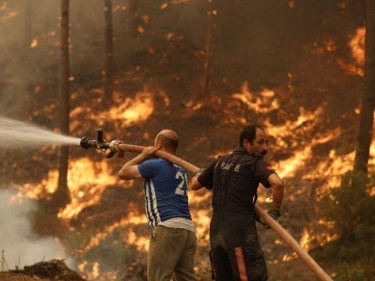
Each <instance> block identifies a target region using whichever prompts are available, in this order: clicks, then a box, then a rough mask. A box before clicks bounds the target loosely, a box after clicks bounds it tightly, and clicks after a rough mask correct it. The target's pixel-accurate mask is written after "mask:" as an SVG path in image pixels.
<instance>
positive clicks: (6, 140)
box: [0, 117, 80, 149]
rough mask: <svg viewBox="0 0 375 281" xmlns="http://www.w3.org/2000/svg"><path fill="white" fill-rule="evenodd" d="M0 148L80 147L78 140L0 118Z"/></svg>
mask: <svg viewBox="0 0 375 281" xmlns="http://www.w3.org/2000/svg"><path fill="white" fill-rule="evenodd" d="M0 132H1V133H0V148H2V149H20V148H35V147H41V146H45V145H56V144H57V145H78V146H79V145H80V139H79V138H74V137H69V136H64V135H61V134H58V133H55V132H53V131H49V130H46V129H43V128H41V127H38V126H36V125H32V124H27V123H24V122H21V121H17V120H13V119H9V118H5V117H0Z"/></svg>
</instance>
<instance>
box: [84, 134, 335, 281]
mask: <svg viewBox="0 0 375 281" xmlns="http://www.w3.org/2000/svg"><path fill="white" fill-rule="evenodd" d="M80 145H81V147H82V148H84V149H89V148H96V149H99V150H100V151H103V152H105V151H107V150H108V149H109V150H110V152H109V153H108V154H107V156H106V158H111V157H113V156H114V155H115V154H116V151H115V148H116V147H117V149H119V150H120V151H122V152H134V153H141V152H142V151H143V149H144V148H145V147H143V146H138V145H131V144H125V143H123V142H122V141H119V140H112V141H110V142H107V141H105V140H104V139H103V130H102V129H97V139H96V140H92V139H89V138H87V137H83V138H81V142H80ZM155 156H156V157H159V158H164V159H165V160H167V161H169V162H172V163H174V164H176V165H178V166H180V167H182V168H184V169H186V170H187V171H190V172H192V173H195V172H197V171H198V170H199V168H198V167H196V166H194V165H193V164H191V163H189V162H187V161H185V160H183V159H181V158H179V157H177V156H175V155H172V154H170V153H167V152H164V151H160V150H158V151H156V153H155ZM254 209H255V212H256V213H257V214H258V216H259V217H261V218H262V219H263V220H264V221H265V222H266V223H267V224H268V225H269V226H270V227H271V228H272V229H273V230H274V231H275V232H276V233H277V234H278V235H279V236H280V237H281V238H282V239H283V240H284V241H285V242H286V243H287V244H288V245H289V246H290V247H291V248H292V249H293V250H294V251H295V252H296V253H297V255H298V256H299V257H300V258H301V259H302V260H303V261H304V262H305V264H306V265H307V266H308V267H309V269H310V270H311V271H312V272H314V273H315V275H316V276H317V277H318V278H319V279H320V280H322V281H333V280H332V278H331V277H330V276H329V275H328V274H327V273H326V272H325V271H324V270H323V269H322V268H321V267H320V266H319V265H318V264H317V263H316V262H315V261H314V260H313V259H312V258H311V256H310V255H309V254H308V253H307V252H306V250H305V249H303V248H302V247H301V245H300V244H299V243H298V242H297V241H296V240H295V239H294V238H293V237H292V236H291V235H290V234H289V233H288V232H287V231H286V230H285V229H284V228H283V227H282V226H281V225H280V224H279V223H278V222H276V221H275V220H274V219H273V218H272V217H271V216H270V215H269V214H267V213H266V212H265V211H264V210H262V209H261V208H260V207H259V206H257V205H255V206H254Z"/></svg>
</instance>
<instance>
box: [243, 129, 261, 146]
mask: <svg viewBox="0 0 375 281" xmlns="http://www.w3.org/2000/svg"><path fill="white" fill-rule="evenodd" d="M257 128H258V129H261V130H262V131H264V130H263V128H262V127H260V126H258V125H249V126H246V127H244V128H243V129H242V131H241V134H240V146H243V141H244V140H248V141H249V142H250V144H253V142H254V139H255V135H256V131H257Z"/></svg>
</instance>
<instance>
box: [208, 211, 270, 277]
mask: <svg viewBox="0 0 375 281" xmlns="http://www.w3.org/2000/svg"><path fill="white" fill-rule="evenodd" d="M210 244H211V255H212V267H213V271H214V276H215V280H216V281H265V280H267V279H268V274H267V265H266V262H265V259H264V255H263V251H262V249H261V247H260V243H259V238H258V233H257V230H256V226H255V221H254V215H253V214H215V213H214V215H213V217H212V220H211V225H210Z"/></svg>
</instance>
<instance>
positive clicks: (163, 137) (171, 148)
mask: <svg viewBox="0 0 375 281" xmlns="http://www.w3.org/2000/svg"><path fill="white" fill-rule="evenodd" d="M157 142H160V143H161V145H162V148H163V149H164V150H165V151H168V152H170V153H176V151H177V148H178V136H177V134H176V132H175V131H172V130H170V129H164V130H162V131H160V133H159V134H157V136H156V138H155V143H157Z"/></svg>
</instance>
